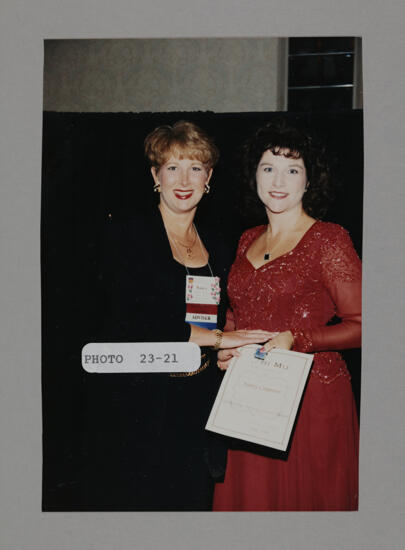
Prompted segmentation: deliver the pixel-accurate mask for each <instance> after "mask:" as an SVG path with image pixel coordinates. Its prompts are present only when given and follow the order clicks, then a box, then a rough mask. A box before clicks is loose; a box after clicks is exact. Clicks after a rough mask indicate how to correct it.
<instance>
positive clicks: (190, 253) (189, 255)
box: [167, 224, 197, 260]
mask: <svg viewBox="0 0 405 550" xmlns="http://www.w3.org/2000/svg"><path fill="white" fill-rule="evenodd" d="M193 229H194V240H193V242H192V244H191V245H188V244H184V243H182V242H181V241H179V239H176V238H175V237H174V236H171V235H170V234H169V232H168V233H167V234H168V235H169V238H170V239H172V241H174V242H175V243H177V244H179V245H181V246H182V247H183V248H185V249H186V255H187V258H188V259H189V260H192V259H193V258H194V254H193V248H194V245H195V243H196V240H197V231H196V229H195V227H194V224H193Z"/></svg>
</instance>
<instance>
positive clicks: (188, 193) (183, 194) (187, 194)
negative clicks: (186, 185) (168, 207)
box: [173, 189, 194, 201]
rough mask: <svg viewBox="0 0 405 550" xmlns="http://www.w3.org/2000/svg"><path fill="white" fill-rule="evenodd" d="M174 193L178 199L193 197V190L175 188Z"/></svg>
mask: <svg viewBox="0 0 405 550" xmlns="http://www.w3.org/2000/svg"><path fill="white" fill-rule="evenodd" d="M173 192H174V195H175V197H176V198H177V199H180V200H183V201H184V200H187V199H189V198H190V197H191V195H192V194H193V192H194V191H193V190H191V191H190V190H186V191H183V190H181V189H174V191H173Z"/></svg>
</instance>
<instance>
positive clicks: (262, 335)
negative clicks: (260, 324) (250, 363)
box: [219, 329, 278, 349]
mask: <svg viewBox="0 0 405 550" xmlns="http://www.w3.org/2000/svg"><path fill="white" fill-rule="evenodd" d="M277 334H278V333H277V332H269V331H267V330H260V329H257V330H233V331H231V332H223V333H222V341H221V344H220V346H219V348H220V349H227V348H240V347H241V346H247V345H248V344H261V343H263V342H267V340H270V339H271V338H274V336H276V335H277Z"/></svg>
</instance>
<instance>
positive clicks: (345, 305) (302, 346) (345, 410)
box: [214, 123, 361, 511]
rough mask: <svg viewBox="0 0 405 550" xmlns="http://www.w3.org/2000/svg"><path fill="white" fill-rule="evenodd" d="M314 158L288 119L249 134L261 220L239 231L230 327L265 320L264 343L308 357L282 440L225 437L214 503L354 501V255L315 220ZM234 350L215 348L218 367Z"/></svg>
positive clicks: (251, 507)
mask: <svg viewBox="0 0 405 550" xmlns="http://www.w3.org/2000/svg"><path fill="white" fill-rule="evenodd" d="M321 158H322V155H321V152H320V150H319V149H315V148H314V146H313V144H312V140H311V138H310V137H309V136H307V135H306V134H305V133H302V132H301V131H299V130H298V129H295V128H291V127H289V126H287V125H286V124H284V123H276V124H271V123H270V124H268V125H267V126H265V127H263V128H261V129H260V130H258V131H257V132H256V134H255V135H254V136H252V138H251V139H250V140H248V142H247V143H246V144H245V148H244V168H245V177H246V180H247V182H248V185H249V186H250V189H251V190H252V191H253V192H254V194H255V195H256V196H257V197H258V199H259V200H260V202H261V205H262V207H263V206H264V208H265V210H266V214H267V218H268V224H267V225H260V226H257V227H253V228H251V229H249V230H247V231H246V232H245V233H244V234H243V235H242V237H241V239H240V242H239V247H238V251H237V256H236V259H235V262H234V264H233V266H232V269H231V272H230V276H229V280H228V294H229V298H230V303H231V308H232V310H230V311H229V315H228V323H227V328H226V329H228V330H233V329H234V328H236V329H237V330H241V329H251V328H256V327H260V328H261V329H266V330H268V331H271V332H274V333H276V334H275V336H274V338H272V339H271V340H269V342H268V343H267V344H266V345H265V349H266V351H268V350H269V349H271V348H273V347H277V348H283V349H292V350H295V351H299V352H304V353H313V354H314V361H313V366H312V370H311V373H310V376H309V378H308V384H307V387H306V389H305V392H304V396H303V399H302V403H301V408H300V410H299V414H298V419H297V422H296V426H295V430H294V432H293V434H292V438H291V441H290V447H289V449H288V450H287V451H286V452H281V451H276V450H271V449H266V448H264V447H261V446H259V445H253V444H250V443H245V442H243V441H240V440H235V441H233V442H232V443H231V445H230V447H231V448H230V450H229V451H228V463H227V470H226V475H225V480H224V482H223V483H218V484H217V485H216V489H215V498H214V510H216V511H241V510H246V511H261V510H262V511H266V510H268V511H273V510H274V511H275V510H278V511H283V510H284V511H292V510H356V509H357V508H358V419H357V413H356V407H355V402H354V397H353V392H352V388H351V382H350V375H349V372H348V370H347V367H346V364H345V362H344V360H343V359H342V356H341V355H340V353H339V350H342V349H348V348H355V347H359V346H360V342H361V264H360V260H359V258H358V256H357V254H356V252H355V250H354V248H353V245H352V242H351V240H350V237H349V235H348V233H347V232H346V231H345V230H344V229H343V228H342V227H341V226H339V225H336V224H334V223H328V222H322V221H319V219H317V218H319V217H320V216H321V215H322V208H323V207H324V205H325V199H326V198H328V195H329V191H328V189H329V177H328V170H327V169H326V165H325V164H324V163H323V162H322V161H321ZM335 317H337V318H339V320H340V322H338V323H335V324H331V323H330V322H331V320H332V319H333V318H335ZM235 354H237V351H236V350H222V351H220V352H219V354H218V365H219V367H220V368H222V369H226V368H227V365H228V363H229V361H230V359H231V358H232V355H235Z"/></svg>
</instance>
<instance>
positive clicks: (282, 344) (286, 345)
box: [261, 330, 294, 351]
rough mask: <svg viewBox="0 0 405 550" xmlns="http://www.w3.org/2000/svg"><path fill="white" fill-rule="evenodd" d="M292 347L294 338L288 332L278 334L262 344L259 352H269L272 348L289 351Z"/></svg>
mask: <svg viewBox="0 0 405 550" xmlns="http://www.w3.org/2000/svg"><path fill="white" fill-rule="evenodd" d="M293 345H294V336H293V334H292V332H291V331H290V330H286V331H285V332H279V333H278V334H277V336H274V338H271V339H270V340H269V341H268V342H266V343H265V344H264V346H263V347H262V348H261V351H270V350H271V349H273V348H279V349H291V348H292V347H293Z"/></svg>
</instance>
